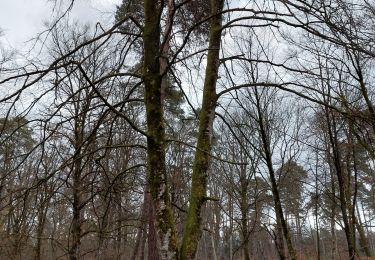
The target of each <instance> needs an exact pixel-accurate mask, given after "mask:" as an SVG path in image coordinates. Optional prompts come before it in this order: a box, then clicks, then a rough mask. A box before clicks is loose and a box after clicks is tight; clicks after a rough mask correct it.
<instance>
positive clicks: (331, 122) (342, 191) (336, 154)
mask: <svg viewBox="0 0 375 260" xmlns="http://www.w3.org/2000/svg"><path fill="white" fill-rule="evenodd" d="M325 113H326V114H325V115H326V120H327V123H328V136H329V141H330V144H331V148H332V157H333V166H334V168H335V172H336V175H337V179H338V184H339V199H340V208H341V213H342V219H343V222H344V231H345V236H346V241H347V244H348V254H349V259H353V260H354V259H355V256H356V248H355V234H354V230H353V228H352V223H351V221H350V212H351V211H350V209H351V205H350V204H351V202H350V198H348V194H349V192H350V191H349V187H348V180H347V176H345V175H344V174H345V173H344V171H343V167H342V162H341V152H340V149H339V147H338V140H337V129H336V122H335V118H334V116H330V113H329V111H328V108H326V109H325ZM348 174H349V173H348Z"/></svg>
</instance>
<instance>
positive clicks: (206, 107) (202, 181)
mask: <svg viewBox="0 0 375 260" xmlns="http://www.w3.org/2000/svg"><path fill="white" fill-rule="evenodd" d="M223 6H224V0H211V15H212V18H211V19H210V29H209V30H210V33H209V46H208V47H209V50H208V55H207V65H206V74H205V82H204V87H203V100H202V108H201V111H200V114H199V132H198V142H197V149H196V152H195V158H194V166H193V173H192V183H191V191H190V198H189V208H188V211H187V218H186V221H185V225H184V235H183V240H182V245H181V259H182V260H185V259H194V256H195V253H196V251H197V246H198V242H199V240H200V238H201V235H202V227H201V225H202V219H201V209H202V206H203V203H204V202H205V200H206V197H207V195H206V193H207V170H208V167H209V162H210V152H211V138H212V128H213V121H214V118H215V108H216V101H217V95H216V82H217V78H218V70H219V57H220V41H221V31H222V14H221V11H222V9H223Z"/></svg>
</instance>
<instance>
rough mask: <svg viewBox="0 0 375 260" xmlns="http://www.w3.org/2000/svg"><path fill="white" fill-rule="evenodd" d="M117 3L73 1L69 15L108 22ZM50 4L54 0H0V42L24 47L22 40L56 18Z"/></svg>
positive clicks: (109, 0)
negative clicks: (0, 32) (0, 33)
mask: <svg viewBox="0 0 375 260" xmlns="http://www.w3.org/2000/svg"><path fill="white" fill-rule="evenodd" d="M62 1H63V2H65V3H64V4H65V5H66V4H67V3H69V1H68V0H62ZM120 3H121V0H76V1H75V3H74V6H73V9H72V10H71V12H70V13H69V18H70V19H72V20H76V21H78V22H80V23H82V24H95V23H97V22H101V23H104V24H108V23H110V22H112V21H113V17H114V12H115V10H116V5H118V4H120ZM53 7H54V1H48V0H2V1H1V3H0V29H1V31H2V37H1V44H2V45H3V46H4V47H8V48H12V49H18V50H20V49H24V48H25V43H26V42H28V41H29V40H30V39H32V38H33V37H35V36H36V35H37V34H38V33H40V32H42V31H43V30H45V29H46V27H45V23H46V22H51V20H52V19H54V18H56V15H58V13H57V12H56V10H55V11H54V10H53ZM61 8H64V5H63V6H61ZM60 11H61V10H60Z"/></svg>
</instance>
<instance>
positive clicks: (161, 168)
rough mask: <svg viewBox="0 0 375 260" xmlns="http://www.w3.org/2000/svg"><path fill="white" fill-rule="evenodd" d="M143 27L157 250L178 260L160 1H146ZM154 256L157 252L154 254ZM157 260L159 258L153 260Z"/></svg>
mask: <svg viewBox="0 0 375 260" xmlns="http://www.w3.org/2000/svg"><path fill="white" fill-rule="evenodd" d="M144 9H145V25H144V30H143V44H144V62H143V81H144V85H145V106H146V121H147V160H148V161H147V163H148V176H147V182H148V185H149V188H150V192H151V197H152V202H153V203H152V207H153V209H154V214H155V219H156V227H157V232H158V242H157V244H158V248H159V249H160V251H161V252H160V256H161V259H174V258H176V257H177V240H176V235H175V225H174V220H173V212H172V208H171V201H170V195H169V190H168V185H167V172H166V166H165V130H164V115H163V114H164V113H163V102H162V91H161V81H162V76H161V75H160V59H159V57H160V54H161V51H160V15H161V12H162V10H163V7H162V6H161V4H160V2H159V1H153V0H145V1H144ZM153 253H154V254H155V256H157V255H159V253H158V252H153ZM155 259H158V258H155Z"/></svg>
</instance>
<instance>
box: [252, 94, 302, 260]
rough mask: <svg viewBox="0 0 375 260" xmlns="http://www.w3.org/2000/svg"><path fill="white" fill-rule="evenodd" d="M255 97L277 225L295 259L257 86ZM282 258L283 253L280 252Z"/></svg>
mask: <svg viewBox="0 0 375 260" xmlns="http://www.w3.org/2000/svg"><path fill="white" fill-rule="evenodd" d="M255 98H256V102H257V104H256V105H257V110H258V111H257V113H258V117H259V118H258V119H259V128H260V135H261V136H260V137H261V140H262V144H263V149H264V157H265V159H266V164H267V168H268V172H269V175H270V180H271V191H272V197H273V201H274V206H275V212H276V219H279V221H280V222H279V223H277V225H278V228H280V225H281V228H282V233H283V234H284V238H285V241H286V245H287V248H288V252H289V257H290V258H291V259H292V260H295V259H296V251H295V249H294V247H293V243H292V239H291V236H290V232H289V228H288V224H287V221H286V220H285V217H284V213H283V208H282V205H281V200H280V193H279V188H278V185H277V181H276V175H275V170H274V168H273V163H272V154H271V147H270V142H269V140H268V133H267V129H266V125H265V124H266V122H265V121H264V120H265V119H264V118H263V111H261V101H260V97H259V94H258V90H257V89H256V88H255ZM278 236H279V237H280V232H278ZM280 242H281V241H280ZM280 242H279V243H280ZM280 245H281V244H280ZM280 258H281V259H282V255H281V254H280Z"/></svg>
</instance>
